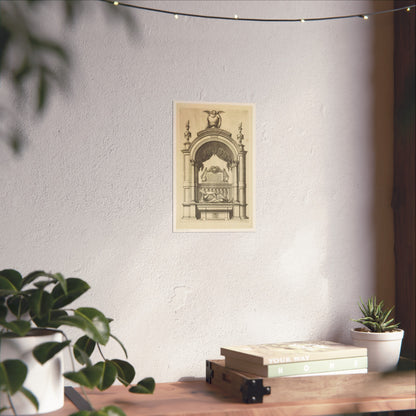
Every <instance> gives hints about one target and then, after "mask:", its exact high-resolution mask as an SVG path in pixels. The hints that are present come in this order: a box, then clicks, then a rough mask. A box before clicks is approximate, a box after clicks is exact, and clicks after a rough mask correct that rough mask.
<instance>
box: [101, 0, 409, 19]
mask: <svg viewBox="0 0 416 416" xmlns="http://www.w3.org/2000/svg"><path fill="white" fill-rule="evenodd" d="M100 1H103V2H104V3H110V4H114V5H116V6H117V5H120V6H123V7H130V8H133V9H139V10H144V11H149V12H153V13H163V14H170V15H173V16H175V19H177V18H179V16H185V17H195V18H200V19H213V20H239V21H241V22H301V23H304V22H316V21H323V20H340V19H354V18H360V19H364V20H368V19H369V17H371V16H375V15H379V14H385V13H395V12H399V11H401V10H406V11H407V12H410V10H411V9H413V8H415V7H416V4H413V5H411V6H404V7H398V8H396V9H389V10H381V11H378V12H372V13H366V14H350V15H345V16H328V17H310V18H302V19H299V18H297V19H261V18H251V17H239V16H238V15H236V14H235V15H234V17H227V16H209V15H204V14H194V13H183V12H173V11H170V10H163V9H154V8H151V7H145V6H138V5H135V4H130V3H123V2H119V1H113V0H100Z"/></svg>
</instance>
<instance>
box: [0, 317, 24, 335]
mask: <svg viewBox="0 0 416 416" xmlns="http://www.w3.org/2000/svg"><path fill="white" fill-rule="evenodd" d="M0 325H1V326H3V327H4V328H6V329H8V330H9V331H11V332H13V333H15V334H17V335H19V336H20V337H23V336H25V335H26V334H27V333H28V332H29V331H30V322H29V321H23V320H15V321H8V322H6V321H0Z"/></svg>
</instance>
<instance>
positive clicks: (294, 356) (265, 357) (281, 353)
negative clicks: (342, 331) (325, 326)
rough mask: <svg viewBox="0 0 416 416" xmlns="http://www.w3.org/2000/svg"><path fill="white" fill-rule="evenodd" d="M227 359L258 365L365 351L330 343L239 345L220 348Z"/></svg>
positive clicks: (360, 353) (346, 356)
mask: <svg viewBox="0 0 416 416" xmlns="http://www.w3.org/2000/svg"><path fill="white" fill-rule="evenodd" d="M221 354H222V355H223V356H224V357H225V359H226V361H227V358H233V359H238V360H242V361H245V362H248V363H253V364H259V365H271V364H284V363H297V362H305V361H316V360H333V359H337V358H348V357H366V356H367V349H366V348H362V347H356V346H354V345H346V344H340V343H337V342H332V341H316V342H311V341H299V342H286V343H278V344H257V345H241V346H233V347H223V348H221Z"/></svg>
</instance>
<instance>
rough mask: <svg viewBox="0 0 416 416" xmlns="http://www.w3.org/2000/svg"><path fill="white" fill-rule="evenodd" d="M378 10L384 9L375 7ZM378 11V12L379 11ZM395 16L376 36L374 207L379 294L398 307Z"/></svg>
mask: <svg viewBox="0 0 416 416" xmlns="http://www.w3.org/2000/svg"><path fill="white" fill-rule="evenodd" d="M375 8H376V9H377V10H378V9H380V8H382V7H380V6H377V5H375ZM377 10H376V11H377ZM393 18H394V16H393V15H392V14H391V15H388V16H378V17H377V18H376V21H375V24H374V34H373V72H372V87H373V103H372V106H373V137H372V146H373V161H374V163H373V166H374V173H373V208H372V226H373V232H374V247H375V252H374V273H375V276H374V279H375V280H374V282H375V294H376V295H377V296H378V297H379V298H380V299H383V300H384V302H385V303H386V305H394V301H395V296H394V293H395V288H394V286H395V282H394V227H393V210H392V208H391V206H390V204H391V198H392V193H393V141H394V140H393V139H394V134H393V105H394V85H393V44H394V31H393Z"/></svg>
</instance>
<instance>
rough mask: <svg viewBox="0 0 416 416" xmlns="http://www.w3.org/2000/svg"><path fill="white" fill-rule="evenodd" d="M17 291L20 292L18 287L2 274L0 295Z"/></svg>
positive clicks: (0, 277) (12, 293)
mask: <svg viewBox="0 0 416 416" xmlns="http://www.w3.org/2000/svg"><path fill="white" fill-rule="evenodd" d="M16 293H19V290H18V289H17V287H16V286H14V285H13V283H12V282H10V280H9V279H7V277H5V276H1V275H0V296H9V295H14V294H16Z"/></svg>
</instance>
